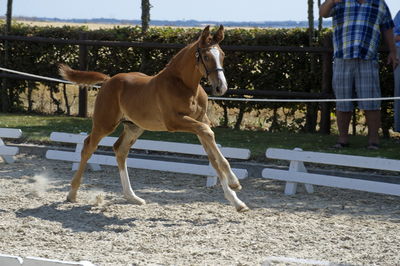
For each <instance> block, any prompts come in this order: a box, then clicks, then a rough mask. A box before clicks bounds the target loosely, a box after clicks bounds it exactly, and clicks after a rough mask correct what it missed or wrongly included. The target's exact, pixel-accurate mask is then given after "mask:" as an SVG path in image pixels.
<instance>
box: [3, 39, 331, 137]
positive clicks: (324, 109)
mask: <svg viewBox="0 0 400 266" xmlns="http://www.w3.org/2000/svg"><path fill="white" fill-rule="evenodd" d="M86 38H87V35H86V34H85V33H82V34H81V35H80V38H79V39H78V40H71V39H55V38H43V37H26V36H13V35H9V36H0V41H4V42H18V41H24V42H34V43H49V44H64V45H78V46H79V68H80V69H82V70H84V69H87V64H88V63H87V62H88V46H108V47H127V48H128V47H133V48H141V49H181V48H183V47H184V46H185V45H184V44H168V43H149V42H124V41H97V40H87V39H86ZM331 43H332V42H331V40H330V39H329V38H327V39H326V40H325V41H324V47H297V46H248V45H222V46H221V48H222V49H223V50H225V51H242V52H248V53H252V52H279V53H313V54H322V55H323V56H322V59H323V71H322V73H323V75H322V77H321V79H322V88H321V91H320V93H311V92H310V93H308V92H286V91H273V90H268V91H264V90H263V91H257V90H253V91H250V90H243V89H238V90H228V92H227V95H229V96H244V95H249V96H258V97H271V98H289V99H324V98H333V93H332V85H331V80H332V47H331ZM0 78H13V79H24V80H36V79H34V78H29V77H25V76H20V75H14V74H9V73H0ZM37 81H39V80H37ZM206 90H207V89H206ZM320 109H321V121H320V132H321V133H322V134H329V133H330V125H331V120H330V113H331V110H332V105H331V103H320ZM86 114H87V89H86V88H85V87H81V88H80V91H79V115H80V116H82V117H84V116H86Z"/></svg>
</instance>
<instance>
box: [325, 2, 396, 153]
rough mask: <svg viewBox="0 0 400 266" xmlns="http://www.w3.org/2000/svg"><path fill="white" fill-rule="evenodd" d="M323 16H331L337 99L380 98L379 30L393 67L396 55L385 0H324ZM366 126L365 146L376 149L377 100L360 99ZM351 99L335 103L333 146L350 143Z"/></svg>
mask: <svg viewBox="0 0 400 266" xmlns="http://www.w3.org/2000/svg"><path fill="white" fill-rule="evenodd" d="M320 15H321V16H322V17H325V18H327V17H332V24H333V47H334V66H333V80H332V87H333V90H334V92H335V96H336V98H337V99H350V98H354V97H358V98H379V97H380V96H381V90H380V84H379V66H378V48H379V42H380V37H381V33H382V35H383V37H384V39H385V42H386V44H387V46H388V47H389V50H390V53H389V56H388V63H390V64H392V65H393V68H396V66H397V64H398V58H397V54H396V47H395V43H394V38H393V27H394V24H393V20H392V17H391V14H390V11H389V8H388V7H387V5H386V3H385V1H384V0H326V1H325V2H324V3H323V4H322V5H321V7H320ZM358 107H359V108H360V109H362V110H363V111H364V113H365V117H366V122H367V126H368V146H367V147H368V148H369V149H378V148H379V133H378V132H379V128H380V126H381V113H380V102H379V101H359V102H358ZM353 109H354V106H353V103H352V102H337V104H336V116H337V125H338V130H339V138H338V141H337V143H336V145H335V146H334V147H335V148H343V147H347V146H348V145H349V140H348V138H349V135H348V131H349V125H350V121H351V117H352V112H353Z"/></svg>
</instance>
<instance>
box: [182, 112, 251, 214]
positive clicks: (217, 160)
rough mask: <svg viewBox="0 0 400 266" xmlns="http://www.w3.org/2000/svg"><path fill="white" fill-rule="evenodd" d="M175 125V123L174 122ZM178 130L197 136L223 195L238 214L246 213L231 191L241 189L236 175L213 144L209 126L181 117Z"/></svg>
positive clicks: (245, 209)
mask: <svg viewBox="0 0 400 266" xmlns="http://www.w3.org/2000/svg"><path fill="white" fill-rule="evenodd" d="M176 124H177V121H176ZM179 127H180V128H179V130H181V131H187V132H192V133H195V134H196V135H197V137H198V138H199V140H200V142H201V144H202V145H203V147H204V149H205V151H206V152H207V155H208V158H209V160H210V162H211V164H212V166H213V167H214V169H215V171H216V172H217V174H218V177H219V180H220V183H221V185H222V189H223V190H224V195H225V198H226V199H227V200H229V201H230V202H231V203H232V205H233V206H235V208H236V210H237V211H238V212H244V211H248V210H249V208H248V207H247V206H246V204H245V203H244V202H242V201H241V200H240V199H239V198H238V197H237V195H236V193H235V191H233V190H232V188H233V189H241V185H240V183H239V180H238V179H237V177H236V175H235V174H234V173H233V172H232V169H231V167H230V165H229V162H228V161H227V160H226V159H225V157H224V156H223V155H222V153H221V151H220V150H219V148H218V146H217V144H216V143H215V137H214V132H213V131H212V130H211V128H210V126H208V125H207V124H205V123H202V122H199V121H197V120H195V119H193V118H190V117H187V116H185V117H182V119H181V120H179Z"/></svg>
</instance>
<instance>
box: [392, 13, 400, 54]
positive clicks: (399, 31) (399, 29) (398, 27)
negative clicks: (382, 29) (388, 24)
mask: <svg viewBox="0 0 400 266" xmlns="http://www.w3.org/2000/svg"><path fill="white" fill-rule="evenodd" d="M393 21H394V25H395V28H394V35H400V11H399V12H397V15H396V17H395V18H394V20H393ZM396 45H397V46H398V47H400V41H398V42H396Z"/></svg>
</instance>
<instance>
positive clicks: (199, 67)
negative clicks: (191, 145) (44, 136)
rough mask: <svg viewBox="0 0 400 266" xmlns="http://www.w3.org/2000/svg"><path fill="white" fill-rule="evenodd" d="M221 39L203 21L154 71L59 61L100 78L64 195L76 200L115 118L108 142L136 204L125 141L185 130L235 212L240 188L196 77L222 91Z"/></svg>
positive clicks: (77, 77)
mask: <svg viewBox="0 0 400 266" xmlns="http://www.w3.org/2000/svg"><path fill="white" fill-rule="evenodd" d="M223 39H224V28H223V26H220V27H219V29H218V31H217V32H216V33H215V34H214V35H211V34H210V28H209V26H207V27H206V28H205V29H204V30H203V31H202V33H201V36H200V37H199V39H198V40H197V41H195V42H194V43H191V44H189V45H188V46H186V47H185V48H183V49H182V50H181V51H179V52H178V53H177V54H176V55H175V56H174V57H173V58H172V59H171V61H170V62H169V63H168V65H167V66H166V67H165V68H164V69H163V70H162V71H160V72H159V73H158V74H157V75H155V76H147V75H145V74H143V73H138V72H134V73H120V74H117V75H115V76H113V77H109V76H107V75H105V74H102V73H99V72H89V71H77V70H73V69H71V68H69V67H68V66H66V65H60V74H61V76H62V77H64V78H65V79H67V80H69V81H73V82H76V83H83V84H95V83H100V82H102V83H103V85H102V87H101V89H100V90H99V93H98V95H97V98H96V102H95V108H94V113H93V118H92V120H93V121H92V132H91V133H90V135H89V136H88V137H87V138H86V139H85V142H84V146H83V149H82V153H81V162H80V164H79V169H78V170H77V172H76V173H75V175H74V177H73V179H72V182H71V190H70V191H69V194H68V197H67V199H68V200H69V201H71V202H75V201H76V195H77V191H78V188H79V186H80V183H81V179H82V174H83V172H84V170H85V166H86V164H87V161H88V160H89V158H90V157H91V155H92V154H93V152H94V151H95V150H96V149H97V145H98V143H99V142H100V140H101V139H102V138H103V137H105V136H107V135H109V134H110V133H112V132H113V131H114V130H115V128H116V127H117V126H118V124H119V123H120V122H121V120H125V121H128V122H124V123H123V124H124V130H123V132H122V134H121V136H120V137H119V139H118V140H117V141H116V142H115V144H114V151H115V155H116V159H117V162H118V168H119V173H120V177H121V183H122V187H123V194H124V196H125V198H126V199H127V200H129V201H130V202H133V203H136V204H145V201H144V200H143V199H142V198H140V197H138V196H136V195H135V193H134V192H133V190H132V188H131V185H130V181H129V176H128V170H127V166H126V157H127V155H128V152H129V149H130V147H131V146H132V145H133V143H134V142H135V141H136V139H137V138H138V137H139V136H140V135H141V134H142V133H143V131H144V130H151V131H170V132H177V131H179V132H190V133H194V134H196V135H197V137H198V138H199V140H200V142H201V144H202V145H203V147H204V149H205V151H206V152H207V155H208V158H209V160H210V162H211V164H212V166H213V167H214V168H215V170H216V172H217V174H218V177H219V180H220V183H221V185H222V188H223V190H224V195H225V197H226V198H227V199H228V200H229V201H230V202H231V203H232V204H233V205H234V206H235V208H236V210H237V211H239V212H243V211H247V210H248V207H247V206H246V204H245V203H243V202H242V201H241V200H240V199H239V198H238V197H237V196H236V193H235V192H234V191H233V190H240V189H241V185H240V183H239V180H238V179H237V177H236V176H235V174H234V173H233V172H232V170H231V167H230V165H229V163H228V161H227V160H226V159H225V158H224V156H223V155H222V154H221V152H220V150H219V149H218V147H217V145H216V143H215V138H214V132H213V131H212V130H211V128H210V126H209V119H208V117H207V114H206V110H207V103H208V97H207V94H206V93H205V91H204V89H203V88H202V87H201V85H200V84H199V83H200V79H201V78H202V77H206V78H207V79H208V80H209V82H210V83H211V85H212V94H213V95H218V96H219V95H223V94H224V93H225V92H226V90H227V88H228V85H227V83H226V79H225V75H224V70H223V68H222V65H223V59H224V53H223V51H222V50H221V48H220V46H219V43H220V42H221V41H222V40H223Z"/></svg>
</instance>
